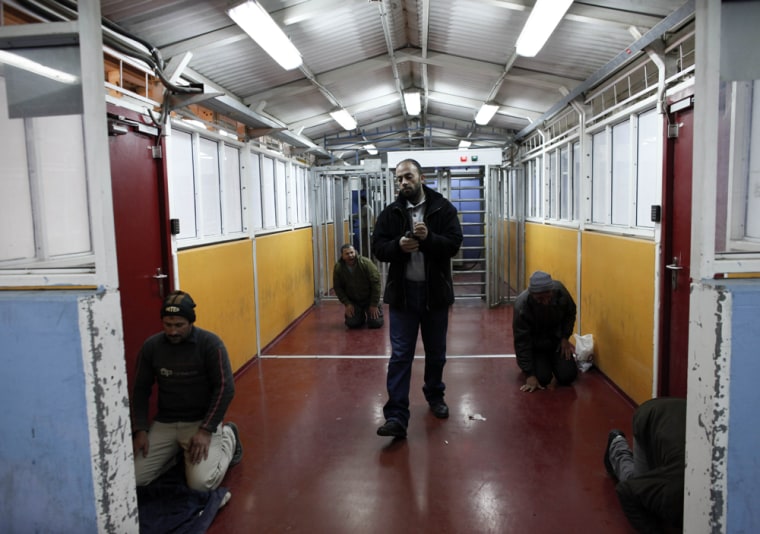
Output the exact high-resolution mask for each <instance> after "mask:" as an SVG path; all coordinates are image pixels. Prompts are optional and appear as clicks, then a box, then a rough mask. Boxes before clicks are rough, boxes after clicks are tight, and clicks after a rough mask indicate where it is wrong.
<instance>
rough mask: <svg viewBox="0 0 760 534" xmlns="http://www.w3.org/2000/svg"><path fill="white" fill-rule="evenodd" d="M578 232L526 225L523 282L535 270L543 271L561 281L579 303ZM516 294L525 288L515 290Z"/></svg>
mask: <svg viewBox="0 0 760 534" xmlns="http://www.w3.org/2000/svg"><path fill="white" fill-rule="evenodd" d="M577 256H578V230H574V229H571V228H561V227H559V226H549V225H545V224H535V223H526V224H525V283H526V284H527V283H528V279H529V278H530V275H531V274H532V273H533V272H534V271H545V272H547V273H549V274H550V275H552V278H554V279H555V280H559V281H561V282H562V283H563V284H565V287H566V288H567V290H568V291H569V292H570V294H571V295H572V296H573V298H574V299H575V302H578V287H577V286H578V283H577V280H578V276H577V273H578V269H577V261H576V258H577ZM517 289H518V290H519V291H522V290H523V289H525V288H524V287H522V288H517Z"/></svg>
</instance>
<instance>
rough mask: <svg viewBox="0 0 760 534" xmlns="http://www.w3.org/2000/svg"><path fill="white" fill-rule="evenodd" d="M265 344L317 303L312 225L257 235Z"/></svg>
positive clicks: (260, 307) (262, 334)
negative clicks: (315, 300) (288, 230)
mask: <svg viewBox="0 0 760 534" xmlns="http://www.w3.org/2000/svg"><path fill="white" fill-rule="evenodd" d="M256 269H257V273H258V287H259V310H260V311H261V323H260V332H261V346H262V348H263V347H265V346H267V345H268V344H269V343H271V342H272V341H274V340H275V338H276V337H277V336H278V335H280V334H281V333H282V332H283V331H284V330H285V329H286V328H287V327H288V326H290V324H291V323H292V322H293V321H295V320H296V319H298V318H299V317H300V316H301V315H303V313H304V312H306V310H308V309H309V308H310V307H311V306H312V305H313V304H314V256H313V247H312V229H311V228H304V229H299V230H295V231H292V232H283V233H278V234H272V235H266V236H262V237H257V238H256Z"/></svg>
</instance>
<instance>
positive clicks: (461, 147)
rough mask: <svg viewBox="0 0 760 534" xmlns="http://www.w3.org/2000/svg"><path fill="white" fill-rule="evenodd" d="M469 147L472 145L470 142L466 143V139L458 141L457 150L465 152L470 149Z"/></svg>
mask: <svg viewBox="0 0 760 534" xmlns="http://www.w3.org/2000/svg"><path fill="white" fill-rule="evenodd" d="M470 145H472V141H468V140H467V139H462V140H461V141H459V150H467V149H468V148H470Z"/></svg>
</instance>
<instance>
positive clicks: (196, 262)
mask: <svg viewBox="0 0 760 534" xmlns="http://www.w3.org/2000/svg"><path fill="white" fill-rule="evenodd" d="M177 263H178V269H179V281H180V289H182V290H183V291H187V292H188V293H190V295H192V297H193V300H195V303H196V306H197V307H196V316H197V320H196V322H197V324H198V326H199V327H201V328H203V329H206V330H210V331H212V332H214V333H215V334H217V335H218V336H219V337H221V338H222V341H224V345H225V346H226V347H227V352H228V353H229V355H230V363H231V364H232V370H233V371H236V370H238V369H239V368H240V367H242V366H243V365H244V364H245V363H246V362H248V361H249V360H251V359H252V358H253V357H254V356H256V307H255V304H254V297H255V295H254V290H253V246H252V241H251V240H249V239H246V240H242V241H234V242H232V243H222V244H219V245H211V246H207V247H199V248H193V249H188V250H181V251H179V253H178V254H177Z"/></svg>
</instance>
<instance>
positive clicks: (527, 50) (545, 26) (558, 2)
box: [516, 0, 573, 57]
mask: <svg viewBox="0 0 760 534" xmlns="http://www.w3.org/2000/svg"><path fill="white" fill-rule="evenodd" d="M572 3H573V0H537V1H536V4H535V5H534V6H533V11H531V12H530V16H528V21H527V22H526V23H525V27H523V29H522V32H521V33H520V37H518V38H517V45H516V51H517V55H518V56H524V57H533V56H535V55H536V54H538V52H539V50H541V48H543V46H544V44H545V43H546V41H547V40H548V39H549V36H550V35H551V34H552V32H554V29H555V28H556V27H557V24H559V21H560V20H562V17H564V16H565V13H566V12H567V10H568V8H569V7H570V4H572Z"/></svg>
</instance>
